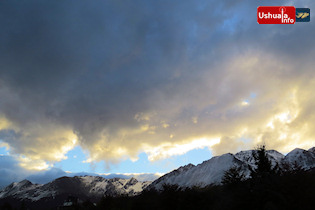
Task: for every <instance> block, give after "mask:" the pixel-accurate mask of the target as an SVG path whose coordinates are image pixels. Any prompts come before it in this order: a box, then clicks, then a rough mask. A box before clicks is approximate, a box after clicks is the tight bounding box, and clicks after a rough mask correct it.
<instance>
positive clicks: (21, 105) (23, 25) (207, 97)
mask: <svg viewBox="0 0 315 210" xmlns="http://www.w3.org/2000/svg"><path fill="white" fill-rule="evenodd" d="M17 2H18V1H5V2H3V3H2V5H1V8H0V13H1V14H3V16H4V17H6V18H2V19H0V26H1V27H2V28H3V31H4V35H3V36H1V38H0V46H2V47H1V48H0V53H1V54H3V55H6V56H3V57H1V58H0V63H1V71H0V98H1V102H0V140H1V141H2V142H3V144H5V145H6V147H8V148H9V149H10V150H9V153H10V155H14V156H16V157H18V159H19V160H20V163H21V165H22V166H23V167H25V168H28V169H31V170H35V169H36V170H39V169H45V168H49V167H50V166H51V165H53V164H54V163H56V162H59V161H62V160H65V159H66V158H67V156H66V154H67V152H69V151H71V150H72V149H73V148H74V147H75V146H80V147H81V148H82V149H83V150H84V151H86V152H87V155H86V159H87V160H85V162H86V163H93V162H99V161H105V162H106V164H109V165H110V164H117V163H119V162H120V161H124V160H128V159H130V160H132V161H137V160H138V159H139V157H138V155H139V154H140V153H141V152H145V153H147V155H148V158H149V160H150V161H156V160H160V159H165V158H170V157H172V156H179V155H183V154H185V153H187V152H189V151H191V150H193V149H199V148H209V150H211V153H213V154H214V155H218V154H222V153H226V152H237V151H239V150H241V149H251V148H253V147H255V146H256V145H257V144H260V143H263V142H265V143H266V144H267V146H268V147H269V148H273V149H277V150H279V151H280V152H287V151H289V150H292V149H294V148H296V147H301V148H305V149H308V148H309V147H312V146H314V138H315V124H314V122H315V94H314V90H315V71H314V66H315V61H314V59H313V58H314V57H315V51H314V49H315V42H314V41H313V40H314V36H315V27H314V23H313V22H310V23H309V24H308V25H307V27H304V26H305V25H303V24H300V25H296V26H294V27H291V28H288V27H283V26H278V25H277V26H273V25H270V26H268V27H265V26H261V25H258V24H257V22H256V20H251V19H250V18H249V16H250V15H248V14H254V13H255V12H256V9H257V6H258V3H259V2H257V1H250V0H246V1H233V3H232V1H228V0H224V1H220V2H217V1H216V2H215V3H216V6H215V7H214V6H213V3H214V1H203V2H202V10H200V5H199V2H196V1H187V2H186V1H185V2H183V1H177V0H174V1H166V2H164V3H161V2H158V1H148V2H150V3H144V4H139V2H134V1H126V2H125V3H124V4H120V3H117V2H116V1H91V2H89V3H86V2H85V1H76V2H75V3H73V2H68V1H62V2H55V1H51V2H49V3H47V2H46V1H45V2H44V1H34V2H36V4H35V3H34V5H33V4H31V3H25V2H24V3H23V6H18V7H17V6H16V4H17ZM28 2H29V1H28ZM146 2H147V1H146ZM268 2H269V3H272V1H270V0H269V1H266V4H267V3H268ZM303 2H304V1H303ZM308 3H309V4H310V6H309V7H311V6H315V3H314V2H312V3H310V2H308ZM200 4H201V3H200ZM198 5H199V6H198ZM65 8H69V9H65ZM70 8H71V9H70ZM236 9H237V10H236ZM221 10H222V12H220V13H218V12H217V11H221ZM78 11H80V12H78ZM235 11H237V12H235ZM31 13H32V14H34V15H28V14H31ZM38 20H42V21H38ZM26 29H27V30H26ZM192 29H193V30H192ZM262 43H263V44H262ZM300 52H303V55H302V54H301V53H300ZM80 161H82V160H80Z"/></svg>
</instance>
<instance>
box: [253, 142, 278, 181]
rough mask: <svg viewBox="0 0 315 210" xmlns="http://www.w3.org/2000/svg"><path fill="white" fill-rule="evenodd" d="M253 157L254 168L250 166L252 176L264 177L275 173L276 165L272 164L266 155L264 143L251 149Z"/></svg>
mask: <svg viewBox="0 0 315 210" xmlns="http://www.w3.org/2000/svg"><path fill="white" fill-rule="evenodd" d="M253 157H254V159H255V165H256V168H251V177H252V178H261V177H266V176H268V175H271V174H275V173H276V170H277V167H276V166H275V167H273V166H272V164H271V161H270V160H269V158H268V156H267V151H266V146H265V145H261V146H258V148H257V149H256V150H255V151H253Z"/></svg>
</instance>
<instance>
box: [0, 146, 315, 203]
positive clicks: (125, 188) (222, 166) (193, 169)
mask: <svg viewBox="0 0 315 210" xmlns="http://www.w3.org/2000/svg"><path fill="white" fill-rule="evenodd" d="M255 152H256V150H247V151H241V152H238V153H236V154H231V153H227V154H223V155H221V156H215V157H212V158H211V159H209V160H207V161H204V162H202V163H201V164H198V165H193V164H188V165H186V166H182V167H180V168H178V169H176V170H174V171H171V172H170V173H167V174H165V175H164V176H162V177H160V178H158V179H156V180H155V181H153V182H151V181H138V180H137V179H135V178H130V179H122V178H112V179H106V178H104V177H100V176H75V177H60V178H58V179H55V180H53V181H51V182H49V183H46V184H35V183H31V182H30V181H28V180H23V181H21V182H17V183H12V184H10V185H9V186H7V187H6V188H4V189H2V190H1V191H0V202H1V201H4V200H5V201H8V200H9V201H12V200H19V201H21V200H22V201H26V202H38V203H42V205H44V204H45V205H48V204H49V203H59V205H60V203H62V202H63V201H64V200H66V199H67V197H68V196H75V197H77V198H79V199H80V200H81V201H84V200H90V201H92V202H97V201H98V200H99V199H100V198H101V197H103V196H121V195H124V196H135V195H138V194H140V193H141V192H142V191H143V190H152V189H155V190H157V191H159V190H162V189H163V186H164V185H178V186H179V187H180V188H182V189H184V188H191V187H194V186H197V187H205V186H208V185H220V184H221V180H222V177H223V176H224V172H225V171H227V170H228V169H230V168H231V167H234V166H236V167H239V168H241V170H242V173H243V174H244V175H245V178H249V177H250V169H251V168H255V167H256V166H255V159H254V155H253V154H254V153H255ZM266 153H267V156H268V158H269V160H270V161H271V163H272V165H273V166H276V165H277V166H279V167H280V168H285V167H288V166H289V167H292V168H299V169H302V170H310V169H313V168H315V147H313V148H311V149H309V150H304V149H298V148H297V149H294V150H292V151H291V152H289V153H288V154H286V155H283V154H281V153H279V152H277V151H275V150H267V152H266Z"/></svg>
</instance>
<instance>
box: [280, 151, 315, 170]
mask: <svg viewBox="0 0 315 210" xmlns="http://www.w3.org/2000/svg"><path fill="white" fill-rule="evenodd" d="M282 163H288V164H290V165H294V166H298V167H300V168H301V169H304V170H308V169H311V168H314V167H315V147H313V148H311V149H309V150H304V149H299V148H296V149H294V150H292V151H291V152H289V153H288V154H287V155H286V156H285V157H284V159H283V160H282Z"/></svg>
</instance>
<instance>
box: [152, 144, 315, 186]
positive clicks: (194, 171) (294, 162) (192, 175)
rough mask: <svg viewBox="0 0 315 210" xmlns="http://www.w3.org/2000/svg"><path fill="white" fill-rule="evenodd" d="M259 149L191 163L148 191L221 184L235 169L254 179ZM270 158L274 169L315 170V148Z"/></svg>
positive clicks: (161, 178)
mask: <svg viewBox="0 0 315 210" xmlns="http://www.w3.org/2000/svg"><path fill="white" fill-rule="evenodd" d="M255 152H256V151H255V150H247V151H241V152H238V153H236V154H231V153H227V154H224V155H221V156H216V157H213V158H211V159H210V160H207V161H204V162H203V163H201V164H198V165H196V166H194V165H192V164H189V165H186V166H182V167H180V168H178V169H177V170H174V171H172V172H170V173H168V174H165V175H164V176H162V177H160V178H159V179H157V180H155V181H153V182H152V184H151V185H149V186H148V187H147V189H156V190H161V189H162V188H163V185H178V186H179V187H181V188H187V187H193V186H200V187H204V186H207V185H218V184H221V180H222V177H223V175H224V172H225V171H226V170H228V169H230V168H231V167H234V166H235V167H240V168H241V170H242V172H243V174H244V176H245V178H249V177H250V168H255V167H256V166H255V159H254V153H255ZM267 156H268V158H269V160H270V161H271V164H272V166H279V167H280V168H281V167H283V166H284V164H286V166H289V167H290V166H292V167H293V166H294V167H296V166H298V167H301V168H302V169H304V170H308V169H311V168H314V167H315V147H313V148H311V149H309V150H308V151H306V150H303V149H295V150H293V151H291V152H290V153H288V154H287V155H286V156H285V155H283V154H281V153H279V152H277V151H275V150H267Z"/></svg>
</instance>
